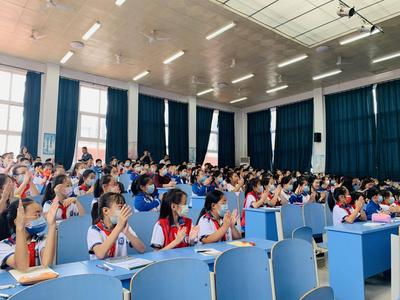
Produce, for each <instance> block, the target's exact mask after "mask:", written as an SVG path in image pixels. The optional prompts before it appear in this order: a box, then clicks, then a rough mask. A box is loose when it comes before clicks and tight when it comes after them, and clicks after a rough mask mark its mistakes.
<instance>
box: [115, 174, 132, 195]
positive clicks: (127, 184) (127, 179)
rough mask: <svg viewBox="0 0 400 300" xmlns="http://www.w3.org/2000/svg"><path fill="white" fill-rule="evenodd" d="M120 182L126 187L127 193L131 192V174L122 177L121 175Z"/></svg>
mask: <svg viewBox="0 0 400 300" xmlns="http://www.w3.org/2000/svg"><path fill="white" fill-rule="evenodd" d="M118 181H119V182H121V183H122V184H123V186H124V189H125V191H130V190H131V183H132V181H131V175H130V174H126V173H122V174H121V175H119V180H118Z"/></svg>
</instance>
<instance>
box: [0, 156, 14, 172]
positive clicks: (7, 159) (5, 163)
mask: <svg viewBox="0 0 400 300" xmlns="http://www.w3.org/2000/svg"><path fill="white" fill-rule="evenodd" d="M13 159H14V158H13V156H12V155H11V153H10V152H9V153H4V154H3V155H2V156H1V165H0V174H6V175H8V174H10V171H11V169H12V167H13V166H14V160H13Z"/></svg>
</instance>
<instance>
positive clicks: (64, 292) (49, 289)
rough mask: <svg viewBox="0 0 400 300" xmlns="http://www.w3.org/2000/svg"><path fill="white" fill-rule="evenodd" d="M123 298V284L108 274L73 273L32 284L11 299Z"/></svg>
mask: <svg viewBox="0 0 400 300" xmlns="http://www.w3.org/2000/svg"><path fill="white" fill-rule="evenodd" d="M121 298H122V284H121V281H120V280H118V279H117V278H113V277H111V276H106V275H95V274H85V275H73V276H65V277H59V278H56V279H52V280H47V281H43V282H41V283H37V284H35V285H32V286H30V287H28V288H26V289H24V290H22V291H21V292H19V293H17V294H15V295H14V296H12V297H11V298H9V299H12V300H26V299H29V300H43V299H57V300H71V299H74V300H98V299H101V300H115V299H121Z"/></svg>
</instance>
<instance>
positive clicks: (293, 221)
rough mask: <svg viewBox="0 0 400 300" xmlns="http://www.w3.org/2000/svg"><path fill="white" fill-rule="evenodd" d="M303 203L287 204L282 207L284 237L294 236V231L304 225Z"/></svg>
mask: <svg viewBox="0 0 400 300" xmlns="http://www.w3.org/2000/svg"><path fill="white" fill-rule="evenodd" d="M301 210H302V208H301V205H297V204H286V205H283V206H282V208H281V220H282V231H283V238H284V239H288V238H291V237H292V232H293V230H295V229H296V228H298V227H302V226H304V222H303V215H302V211H301Z"/></svg>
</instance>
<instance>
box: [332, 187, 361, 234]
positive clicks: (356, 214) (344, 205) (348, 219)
mask: <svg viewBox="0 0 400 300" xmlns="http://www.w3.org/2000/svg"><path fill="white" fill-rule="evenodd" d="M328 201H329V207H330V208H332V210H333V211H332V215H333V225H335V226H336V225H339V224H342V223H354V222H359V221H366V220H367V216H366V215H365V213H364V211H363V206H364V204H365V201H364V198H363V197H362V194H359V197H358V199H357V200H356V202H355V208H353V207H352V206H351V205H350V203H351V201H352V197H351V196H350V194H349V191H348V190H347V189H346V188H345V187H344V186H340V187H337V188H335V190H334V192H333V195H332V197H328Z"/></svg>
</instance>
